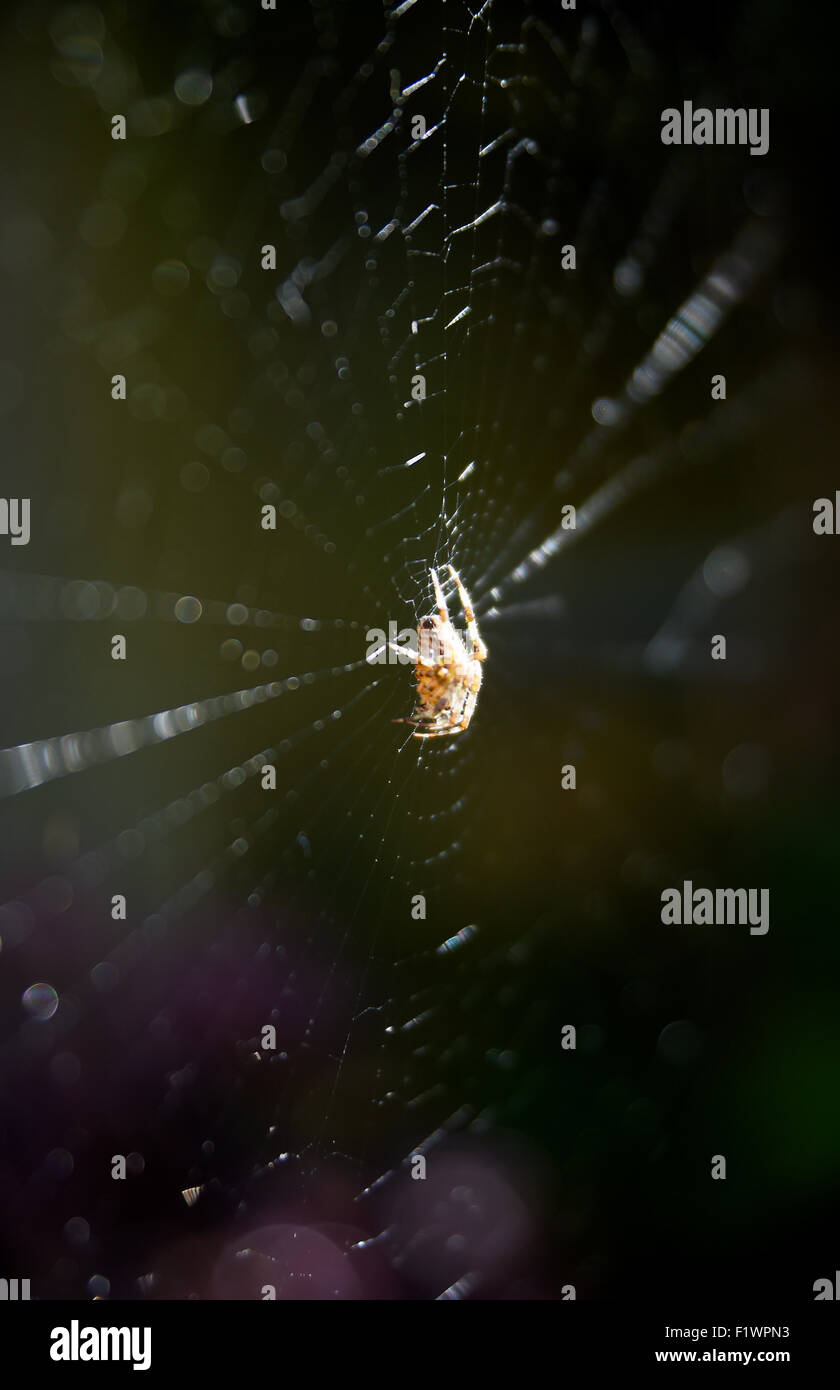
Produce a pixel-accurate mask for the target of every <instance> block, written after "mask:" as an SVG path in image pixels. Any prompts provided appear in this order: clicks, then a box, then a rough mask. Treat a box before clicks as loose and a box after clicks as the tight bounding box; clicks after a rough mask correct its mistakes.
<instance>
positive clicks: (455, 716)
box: [388, 565, 487, 738]
mask: <svg viewBox="0 0 840 1390" xmlns="http://www.w3.org/2000/svg"><path fill="white" fill-rule="evenodd" d="M448 569H449V573H450V574H451V576H452V578H453V579H454V581H455V584H456V585H457V588H458V597H459V599H460V600H461V607H462V608H463V610H464V617H465V619H466V622H467V635H468V637H469V640H470V643H471V647H470V649H469V650H468V648H467V645H466V643H465V642H464V640H463V638H462V637H461V635H460V634H459V633H458V631H457V630H456V629H455V628H454V627H453V626H452V623H451V621H450V618H449V610H448V609H447V607H446V599H445V598H444V597H443V589H442V588H441V583H440V580H439V579H438V576H437V571H436V570H433V569H432V570H430V571H429V573H430V575H431V576H432V586H433V588H434V591H435V599H436V601H437V610H438V611H437V613H431V614H430V615H429V617H427V618H421V619H420V622H419V623H418V624H417V646H418V650H417V651H416V652H413V651H410V650H409V648H408V647H400V646H398V645H397V644H396V643H394V642H389V643H388V646H389V647H390V648H391V650H392V651H394V652H397V654H398V655H400V656H410V657H411V659H412V661H414V663H415V667H414V670H415V676H416V679H417V704H416V705H415V708H414V709H413V711H412V712H411V714H410V715H408V716H407V717H405V718H402V719H393V720H392V721H391V722H392V724H411V725H413V727H414V738H442V737H443V736H444V735H446V734H460V733H463V731H464V730H465V729H466V728H467V726H468V724H469V722H470V720H471V719H472V717H473V713H474V711H475V703H476V700H477V699H478V692H479V690H480V688H481V663H482V661H485V660H486V658H487V648H486V647H485V645H484V643H483V641H482V640H481V637H480V635H479V631H478V624H477V623H476V621H475V614H474V613H473V609H472V603H471V600H470V596H469V594H468V593H467V590H466V589H465V588H464V585H463V583H462V582H461V578H460V576H459V574H458V572H457V570H455V569H453V567H452V565H449V566H448Z"/></svg>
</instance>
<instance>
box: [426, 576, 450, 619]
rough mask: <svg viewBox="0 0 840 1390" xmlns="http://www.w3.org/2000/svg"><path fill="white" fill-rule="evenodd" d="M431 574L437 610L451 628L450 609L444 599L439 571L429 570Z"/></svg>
mask: <svg viewBox="0 0 840 1390" xmlns="http://www.w3.org/2000/svg"><path fill="white" fill-rule="evenodd" d="M451 568H452V566H451V565H450V569H451ZM429 574H430V575H431V576H432V586H433V588H434V591H435V601H436V602H437V610H438V613H439V614H440V616H441V618H442V619H443V621H444V622H445V623H446V625H447V627H448V626H449V609H448V608H447V606H446V599H445V598H444V597H443V589H442V588H441V586H440V580H439V579H438V576H437V570H429Z"/></svg>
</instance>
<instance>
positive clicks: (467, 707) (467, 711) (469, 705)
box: [458, 688, 478, 733]
mask: <svg viewBox="0 0 840 1390" xmlns="http://www.w3.org/2000/svg"><path fill="white" fill-rule="evenodd" d="M477 699H478V689H477V688H476V689H474V690H470V691H469V692H468V694H467V698H466V700H465V701H464V704H463V707H462V709H461V722H460V724H459V725H458V732H459V733H461V732H462V731H463V730H464V729H466V727H467V725H468V724H469V722H470V720H471V719H472V717H473V710H474V709H475V702H476V700H477Z"/></svg>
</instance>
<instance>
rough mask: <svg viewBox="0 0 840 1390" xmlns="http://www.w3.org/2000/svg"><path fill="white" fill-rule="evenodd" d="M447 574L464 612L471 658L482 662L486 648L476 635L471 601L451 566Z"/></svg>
mask: <svg viewBox="0 0 840 1390" xmlns="http://www.w3.org/2000/svg"><path fill="white" fill-rule="evenodd" d="M449 573H450V574H451V575H452V578H453V579H454V580H455V583H456V585H457V587H458V597H459V599H460V600H461V607H462V608H463V610H464V617H465V618H466V620H467V632H468V633H469V638H470V641H471V642H472V647H473V656H474V657H475V659H476V661H484V660H486V658H487V648H486V646H485V645H484V642H483V641H482V640H481V638H480V636H479V634H478V624H477V622H476V620H475V613H474V612H473V607H472V599H471V598H470V596H469V594H468V592H467V590H466V589H465V587H464V584H463V581H462V579H461V576H460V574H459V573H458V571H457V570H456V569H455V568H454V567H453V566H452V565H450V566H449Z"/></svg>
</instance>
